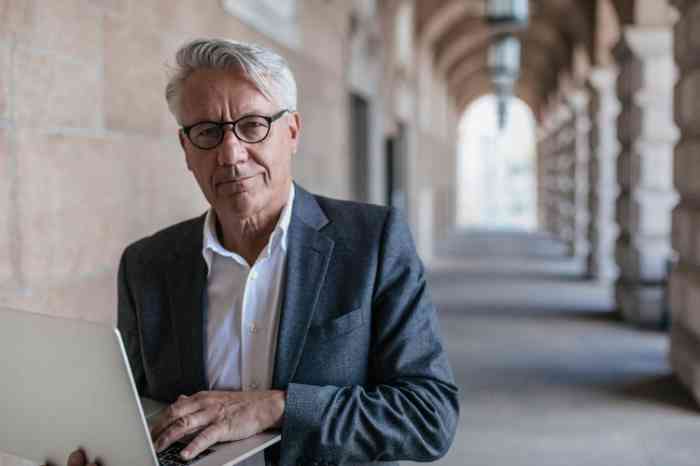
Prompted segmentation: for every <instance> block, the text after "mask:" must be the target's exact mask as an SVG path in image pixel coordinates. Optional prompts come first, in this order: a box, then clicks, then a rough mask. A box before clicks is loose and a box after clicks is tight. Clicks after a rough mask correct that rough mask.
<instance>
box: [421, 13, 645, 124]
mask: <svg viewBox="0 0 700 466" xmlns="http://www.w3.org/2000/svg"><path fill="white" fill-rule="evenodd" d="M486 1H487V0H416V2H415V33H416V37H417V40H418V42H419V43H421V44H425V45H427V46H428V47H430V48H431V49H432V51H433V56H434V66H435V68H436V71H437V72H438V73H440V74H442V75H443V76H444V77H445V79H446V80H447V82H448V88H449V92H450V94H451V96H452V97H453V98H454V99H455V100H456V102H457V104H458V105H459V106H460V107H461V108H465V107H466V106H467V105H468V104H469V103H470V102H472V101H473V100H474V99H475V98H477V97H479V96H480V95H483V94H485V93H489V92H491V81H490V79H489V73H488V67H487V55H488V49H489V44H490V43H491V42H492V41H493V39H494V37H495V36H496V35H497V34H498V33H499V32H502V30H500V31H499V30H498V29H497V28H494V27H492V26H489V25H488V24H486V21H485V13H486ZM616 1H617V2H618V3H620V5H619V7H620V11H623V10H624V11H627V10H625V8H627V9H629V5H628V4H629V3H630V2H632V3H633V1H634V0H616ZM598 3H599V0H530V24H529V26H528V28H527V29H525V30H522V31H519V32H517V33H516V35H517V36H518V37H519V38H520V40H521V44H522V58H521V77H520V80H519V83H518V89H517V92H518V95H519V96H520V97H521V98H523V99H524V100H526V101H527V102H528V103H529V104H530V106H532V107H533V109H535V110H537V108H539V107H540V106H541V105H542V104H543V103H544V102H546V100H547V98H548V95H549V93H551V92H552V90H553V89H556V87H557V83H558V82H559V79H560V76H561V75H562V73H569V74H570V75H573V74H574V68H575V65H574V58H573V57H574V56H575V53H574V52H575V50H576V49H577V48H579V49H581V50H583V51H585V53H584V55H586V56H587V60H588V61H589V62H595V60H596V53H595V47H596V34H595V32H596V31H595V28H596V20H597V5H598Z"/></svg>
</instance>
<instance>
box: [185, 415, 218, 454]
mask: <svg viewBox="0 0 700 466" xmlns="http://www.w3.org/2000/svg"><path fill="white" fill-rule="evenodd" d="M225 435H226V425H225V423H223V422H217V423H216V424H213V425H211V426H209V427H207V428H206V429H204V430H203V431H202V432H201V433H200V434H199V435H197V436H196V437H195V438H194V440H192V441H191V442H190V443H189V445H187V447H185V448H184V449H183V450H182V451H181V452H180V456H181V457H182V459H184V460H189V459H192V458H194V457H195V456H197V455H199V454H200V453H202V452H203V451H204V450H206V449H207V448H209V447H210V446H212V445H214V444H215V443H217V442H220V441H222V440H225Z"/></svg>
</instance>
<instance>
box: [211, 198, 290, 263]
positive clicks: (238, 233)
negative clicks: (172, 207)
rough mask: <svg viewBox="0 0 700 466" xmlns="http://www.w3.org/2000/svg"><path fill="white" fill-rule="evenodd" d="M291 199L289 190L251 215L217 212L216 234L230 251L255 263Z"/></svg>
mask: <svg viewBox="0 0 700 466" xmlns="http://www.w3.org/2000/svg"><path fill="white" fill-rule="evenodd" d="M288 199H289V191H287V194H286V195H285V196H284V197H282V198H281V199H275V200H274V202H273V203H271V204H273V205H271V206H269V208H265V209H263V210H262V211H260V212H257V213H255V214H254V215H251V216H249V217H239V216H233V215H227V214H226V212H221V213H219V212H218V211H217V212H216V216H215V217H216V235H217V236H218V238H219V241H220V242H221V244H222V245H223V246H224V248H226V249H227V250H228V251H231V252H235V253H237V254H239V255H241V256H243V258H244V259H245V260H246V261H247V262H248V264H249V265H251V266H252V265H253V264H254V263H255V261H256V260H257V258H258V256H259V255H260V252H261V251H262V250H263V249H264V248H265V246H266V245H267V243H268V241H269V240H270V235H272V232H273V231H274V230H275V227H276V226H277V223H278V221H279V218H280V215H282V210H283V209H284V207H285V205H286V203H287V200H288Z"/></svg>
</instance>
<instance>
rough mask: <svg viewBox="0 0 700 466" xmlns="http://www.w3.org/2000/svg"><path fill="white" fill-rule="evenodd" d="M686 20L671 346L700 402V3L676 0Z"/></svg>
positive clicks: (679, 32) (678, 51)
mask: <svg viewBox="0 0 700 466" xmlns="http://www.w3.org/2000/svg"><path fill="white" fill-rule="evenodd" d="M676 5H677V6H678V8H679V10H680V20H679V21H678V23H677V24H676V26H675V31H674V54H675V60H676V64H677V65H678V68H679V74H680V78H679V81H678V84H677V86H676V90H675V109H674V110H675V121H676V123H677V124H678V126H679V128H680V130H681V140H680V142H679V143H678V145H677V146H676V148H675V153H674V164H673V165H674V174H673V178H674V183H675V186H676V189H677V190H678V191H679V193H680V203H679V204H678V206H677V207H676V208H675V210H674V212H673V229H672V231H673V249H674V250H675V251H676V252H677V254H678V262H677V264H676V266H675V267H674V270H673V273H672V275H671V286H670V301H671V347H670V348H671V349H670V361H671V365H672V367H673V370H674V373H675V374H676V375H677V376H678V377H679V378H680V380H681V381H682V382H683V383H684V384H685V385H686V386H687V387H688V388H689V389H690V390H691V391H692V393H693V394H694V396H695V398H696V399H697V400H698V401H699V402H700V309H698V302H699V299H700V247H699V246H700V243H699V242H698V238H700V201H699V199H700V163H699V162H700V113H699V112H698V102H699V101H700V99H699V97H700V57H699V56H698V53H697V51H698V47H700V36H699V35H698V34H697V30H698V29H697V28H698V26H699V25H700V4H698V3H697V2H690V1H678V2H676Z"/></svg>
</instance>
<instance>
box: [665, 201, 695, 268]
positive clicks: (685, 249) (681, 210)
mask: <svg viewBox="0 0 700 466" xmlns="http://www.w3.org/2000/svg"><path fill="white" fill-rule="evenodd" d="M699 214H700V212H695V211H694V210H691V209H690V208H689V206H688V205H684V204H680V205H678V206H676V208H674V209H673V214H672V217H671V218H672V223H673V227H672V234H671V245H672V248H673V250H675V251H676V252H677V253H678V254H679V255H680V256H681V257H683V258H691V257H693V255H694V251H693V245H694V241H695V239H694V236H693V232H694V226H693V225H694V222H693V219H694V217H695V216H700V215H699Z"/></svg>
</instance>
